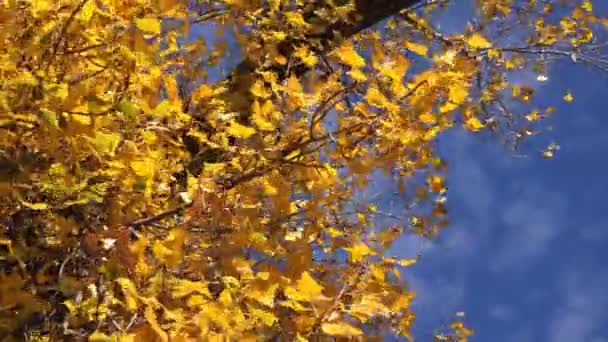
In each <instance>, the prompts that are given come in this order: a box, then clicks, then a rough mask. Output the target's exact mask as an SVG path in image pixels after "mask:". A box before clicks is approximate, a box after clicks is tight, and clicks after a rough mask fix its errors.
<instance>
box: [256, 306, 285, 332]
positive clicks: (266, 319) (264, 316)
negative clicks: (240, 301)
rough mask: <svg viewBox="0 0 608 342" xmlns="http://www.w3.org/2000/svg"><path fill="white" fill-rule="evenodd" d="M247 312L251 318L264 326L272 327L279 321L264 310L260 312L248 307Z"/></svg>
mask: <svg viewBox="0 0 608 342" xmlns="http://www.w3.org/2000/svg"><path fill="white" fill-rule="evenodd" d="M248 309H249V310H248V311H249V313H250V314H251V316H253V317H255V318H257V319H259V320H260V321H261V322H262V323H264V325H266V326H269V327H271V326H273V325H274V323H276V322H277V321H278V320H279V319H278V318H277V316H275V315H274V314H273V313H272V312H269V311H266V310H261V309H258V308H255V307H253V306H249V305H248Z"/></svg>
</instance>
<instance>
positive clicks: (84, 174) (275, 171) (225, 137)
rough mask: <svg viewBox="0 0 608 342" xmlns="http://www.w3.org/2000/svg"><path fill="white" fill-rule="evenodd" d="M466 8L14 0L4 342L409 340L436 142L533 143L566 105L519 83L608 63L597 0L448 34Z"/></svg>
mask: <svg viewBox="0 0 608 342" xmlns="http://www.w3.org/2000/svg"><path fill="white" fill-rule="evenodd" d="M454 2H455V1H454ZM450 3H451V1H447V0H446V1H433V0H427V1H403V2H399V1H386V0H384V1H381V0H369V1H364V0H357V1H338V0H336V1H304V0H302V1H300V0H298V1H287V0H269V1H257V0H217V1H215V0H213V1H212V0H206V1H203V0H200V1H181V0H166V1H165V0H156V1H149V0H79V1H77V0H57V1H52V0H33V1H16V0H15V1H13V0H11V1H6V0H5V1H0V65H1V67H0V336H2V338H4V339H3V341H5V340H6V341H21V340H24V339H26V340H31V341H34V340H35V341H63V340H87V339H88V340H91V341H121V342H122V341H147V340H148V341H156V340H158V341H195V340H197V341H198V340H235V341H237V340H238V341H245V340H284V341H292V340H297V341H307V340H326V339H330V338H353V337H355V338H362V339H365V340H367V339H378V340H381V339H382V338H383V337H387V336H402V337H406V338H411V337H412V336H411V331H412V330H411V329H412V325H413V324H414V318H415V315H414V312H413V311H412V310H411V307H410V305H411V303H412V300H415V293H414V292H413V291H412V290H411V289H410V288H409V287H408V284H407V275H408V267H409V266H410V265H412V264H414V263H415V262H416V261H417V259H400V258H398V257H395V256H394V253H395V250H394V248H393V244H394V242H395V241H398V239H399V238H401V237H403V236H406V235H412V234H414V235H419V236H422V237H425V238H433V237H435V236H436V235H437V234H439V233H440V232H441V230H442V229H444V228H446V227H447V226H448V220H447V217H446V214H447V209H446V194H447V189H446V184H445V177H446V174H447V168H446V163H445V161H444V160H443V159H442V158H441V157H440V156H438V155H437V153H436V149H435V143H436V139H437V137H438V136H439V135H440V134H441V133H442V132H444V131H446V130H448V129H460V128H464V129H467V130H469V131H472V132H479V133H480V134H488V135H492V136H496V137H498V138H499V139H500V140H501V141H502V142H503V143H504V145H505V146H506V147H508V148H510V149H512V150H515V149H517V148H518V147H519V146H520V145H521V143H522V141H524V140H525V139H526V138H528V137H532V136H535V135H536V133H538V132H541V131H542V130H543V126H542V121H543V120H544V119H545V118H547V117H549V116H551V115H552V114H553V112H554V111H555V110H554V109H553V108H551V107H549V108H533V107H531V108H527V107H529V106H526V105H527V104H530V103H533V101H532V98H533V96H534V87H533V85H531V84H520V83H515V82H513V81H512V80H511V78H510V75H512V74H513V73H516V72H527V73H531V74H533V75H535V77H537V78H538V80H541V79H542V80H544V79H546V78H547V73H548V71H547V70H548V69H547V65H548V63H550V62H551V61H552V60H554V59H555V58H566V59H571V60H573V62H575V63H585V64H586V65H588V66H590V67H596V68H598V69H602V70H606V69H607V68H608V63H607V62H606V59H604V58H603V57H602V51H603V50H602V49H601V47H600V48H598V46H605V45H599V43H598V42H599V40H598V39H599V38H598V37H600V38H601V37H602V35H603V34H605V28H606V26H607V25H608V21H607V20H606V19H605V18H598V17H596V16H595V15H594V14H593V7H592V3H591V2H590V1H588V0H587V1H575V0H572V1H559V0H556V1H541V0H538V1H537V0H528V1H511V0H478V1H477V4H476V14H475V16H474V18H472V20H471V21H470V22H469V24H468V25H467V26H466V28H465V29H464V31H463V32H459V33H453V32H450V33H448V32H443V33H442V32H441V29H440V28H438V26H437V25H436V23H435V22H434V21H433V20H432V18H433V16H434V15H435V14H437V13H439V12H441V11H445V10H446V8H448V9H447V10H449V8H450ZM508 36H513V37H517V38H510V39H505V37H508ZM573 99H574V98H573V95H572V94H570V93H568V94H565V96H564V99H563V100H565V101H568V102H569V101H572V100H573ZM558 100H561V99H558ZM522 108H527V109H525V110H522ZM555 149H556V145H555V144H552V145H549V147H548V148H546V149H542V150H540V151H541V152H542V153H543V154H544V155H545V156H549V157H550V156H552V155H553V153H554V150H555ZM378 172H383V173H384V174H385V175H388V176H390V177H392V178H393V179H394V182H395V184H397V187H398V191H399V194H400V196H401V198H402V202H403V203H402V204H403V210H402V211H400V212H399V213H386V212H384V211H383V210H382V204H381V203H373V202H372V203H370V202H362V201H361V200H359V198H360V196H359V194H361V193H363V192H364V191H366V189H367V187H368V184H369V182H370V180H371V178H372V177H374V174H377V173H378ZM381 216H387V217H390V218H392V221H390V222H391V223H390V224H386V222H388V221H387V220H379V219H378V218H379V217H381ZM383 222H384V223H383ZM446 328H447V330H448V331H445V334H443V333H441V334H440V333H438V334H437V335H436V337H435V338H436V339H437V340H445V341H457V340H458V341H466V339H467V336H469V335H471V334H472V331H471V330H470V329H469V328H467V327H465V326H464V324H463V323H462V322H460V321H456V322H454V323H453V324H452V325H451V327H449V328H448V327H446Z"/></svg>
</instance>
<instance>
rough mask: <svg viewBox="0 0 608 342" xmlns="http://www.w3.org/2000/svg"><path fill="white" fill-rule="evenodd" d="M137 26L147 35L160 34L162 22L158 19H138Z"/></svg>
mask: <svg viewBox="0 0 608 342" xmlns="http://www.w3.org/2000/svg"><path fill="white" fill-rule="evenodd" d="M135 26H137V28H138V29H140V30H142V31H144V32H147V33H153V34H160V20H159V19H156V18H142V19H136V20H135Z"/></svg>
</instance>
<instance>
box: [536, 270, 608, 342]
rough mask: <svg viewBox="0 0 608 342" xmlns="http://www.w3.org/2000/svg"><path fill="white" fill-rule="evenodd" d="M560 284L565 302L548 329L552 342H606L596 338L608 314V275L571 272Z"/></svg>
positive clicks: (560, 292) (588, 271) (558, 309)
mask: <svg viewBox="0 0 608 342" xmlns="http://www.w3.org/2000/svg"><path fill="white" fill-rule="evenodd" d="M559 284H560V286H559V291H558V292H559V298H562V301H561V303H560V305H559V307H558V308H557V310H555V312H554V314H553V315H552V316H553V317H552V320H551V322H550V324H549V326H548V328H547V336H548V340H549V341H553V342H570V341H602V338H601V337H600V336H596V334H597V330H598V329H600V328H602V323H603V322H604V320H605V317H606V314H608V310H607V308H608V293H607V292H606V288H608V275H607V274H597V273H596V272H593V270H585V272H583V271H579V272H573V271H570V272H569V273H568V274H566V275H564V276H562V278H561V279H560V281H559ZM604 340H605V339H604Z"/></svg>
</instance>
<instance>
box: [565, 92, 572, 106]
mask: <svg viewBox="0 0 608 342" xmlns="http://www.w3.org/2000/svg"><path fill="white" fill-rule="evenodd" d="M564 101H566V102H568V103H570V102H572V101H574V96H572V93H571V92H568V93H567V94H566V95H564Z"/></svg>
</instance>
